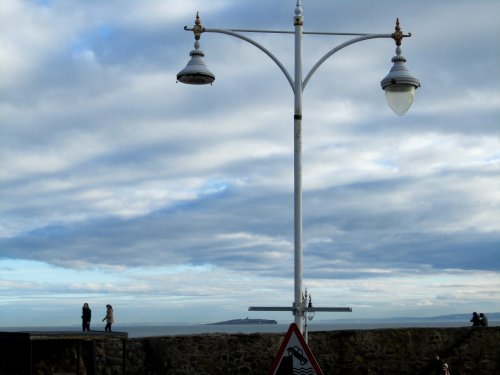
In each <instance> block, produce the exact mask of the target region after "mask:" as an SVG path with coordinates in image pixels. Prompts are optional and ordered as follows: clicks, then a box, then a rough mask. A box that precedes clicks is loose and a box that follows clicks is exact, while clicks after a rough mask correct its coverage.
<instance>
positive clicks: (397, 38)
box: [391, 17, 403, 47]
mask: <svg viewBox="0 0 500 375" xmlns="http://www.w3.org/2000/svg"><path fill="white" fill-rule="evenodd" d="M394 30H396V31H395V32H394V33H392V35H391V36H392V39H394V41H395V42H396V45H397V46H398V47H399V46H400V45H401V40H402V39H403V32H402V31H401V27H399V17H398V18H396V27H395V28H394Z"/></svg>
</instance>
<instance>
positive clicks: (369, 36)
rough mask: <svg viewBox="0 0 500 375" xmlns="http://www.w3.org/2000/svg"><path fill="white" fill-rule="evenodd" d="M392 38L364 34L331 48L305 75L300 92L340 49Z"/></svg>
mask: <svg viewBox="0 0 500 375" xmlns="http://www.w3.org/2000/svg"><path fill="white" fill-rule="evenodd" d="M403 36H404V37H410V36H411V34H406V35H403ZM393 37H394V36H393V34H366V35H362V36H360V37H357V38H353V39H351V40H348V41H347V42H344V43H342V44H339V45H338V46H337V47H335V48H333V49H332V50H331V51H329V52H328V53H326V54H325V55H324V56H323V57H322V58H321V59H319V60H318V62H317V63H316V65H314V66H313V67H312V68H311V70H310V71H309V73H308V74H307V76H306V78H305V79H304V82H303V83H302V91H304V89H305V87H306V85H307V82H309V80H310V79H311V77H312V76H313V74H314V73H315V72H316V70H318V68H319V67H320V66H321V65H322V64H323V63H324V62H325V61H326V60H328V59H329V58H330V57H331V56H332V55H333V54H335V53H337V52H338V51H340V50H341V49H343V48H345V47H347V46H350V45H351V44H354V43H358V42H362V41H363V40H368V39H377V38H393Z"/></svg>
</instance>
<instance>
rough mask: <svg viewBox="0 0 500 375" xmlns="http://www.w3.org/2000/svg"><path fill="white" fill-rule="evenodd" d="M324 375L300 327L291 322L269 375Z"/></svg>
mask: <svg viewBox="0 0 500 375" xmlns="http://www.w3.org/2000/svg"><path fill="white" fill-rule="evenodd" d="M290 374H304V375H314V374H317V375H323V372H322V371H321V368H320V367H319V365H318V363H317V362H316V359H315V358H314V356H313V354H312V352H311V350H310V349H309V346H308V345H307V343H306V341H305V340H304V337H303V336H302V333H301V332H300V330H299V327H297V325H296V324H295V323H292V324H290V328H289V329H288V332H287V333H286V336H285V338H284V339H283V342H282V343H281V347H280V349H279V351H278V355H277V356H276V359H275V360H274V363H273V365H272V367H271V370H270V371H269V373H268V375H290Z"/></svg>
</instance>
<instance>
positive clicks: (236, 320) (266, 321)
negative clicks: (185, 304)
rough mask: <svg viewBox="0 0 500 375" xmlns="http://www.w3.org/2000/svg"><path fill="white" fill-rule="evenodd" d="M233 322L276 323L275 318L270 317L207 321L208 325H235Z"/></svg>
mask: <svg viewBox="0 0 500 375" xmlns="http://www.w3.org/2000/svg"><path fill="white" fill-rule="evenodd" d="M235 324H278V322H277V321H276V320H272V319H249V318H245V319H232V320H225V321H223V322H217V323H209V324H208V325H235Z"/></svg>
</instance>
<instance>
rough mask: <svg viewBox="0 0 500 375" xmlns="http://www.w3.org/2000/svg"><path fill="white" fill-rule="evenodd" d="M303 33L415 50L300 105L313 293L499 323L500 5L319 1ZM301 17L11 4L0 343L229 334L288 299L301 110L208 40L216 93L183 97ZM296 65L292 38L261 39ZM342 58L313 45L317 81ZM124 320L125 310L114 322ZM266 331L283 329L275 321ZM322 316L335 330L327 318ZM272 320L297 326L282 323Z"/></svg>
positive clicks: (366, 58)
mask: <svg viewBox="0 0 500 375" xmlns="http://www.w3.org/2000/svg"><path fill="white" fill-rule="evenodd" d="M302 3H303V8H304V16H305V29H306V30H314V31H346V32H391V31H392V29H393V28H394V21H395V18H396V17H400V20H401V23H402V27H403V30H404V31H411V32H412V34H413V36H412V37H411V38H407V39H404V40H403V45H402V49H403V54H404V55H405V56H406V57H407V59H408V65H409V67H410V69H411V71H412V73H414V74H415V75H416V76H417V77H418V78H419V79H420V80H421V81H422V87H421V88H420V89H418V90H417V97H416V99H415V103H414V105H413V107H412V108H411V109H410V111H409V112H408V114H407V115H406V116H405V117H402V118H400V117H396V116H394V115H393V114H392V112H391V111H390V109H389V108H388V107H387V106H386V104H385V98H384V95H383V92H382V91H381V89H380V86H379V82H380V79H381V78H382V77H383V76H384V75H385V74H386V73H387V71H388V70H389V68H390V59H391V57H392V56H393V55H394V43H393V42H392V41H390V40H377V41H368V42H364V43H360V44H358V45H355V46H352V47H349V48H347V49H346V50H344V51H342V52H341V53H339V54H338V55H334V56H333V57H332V58H331V59H330V60H328V61H327V62H326V63H325V64H324V65H323V66H322V67H321V68H320V70H318V72H317V73H316V74H315V76H314V77H313V78H312V79H311V81H310V82H309V83H308V86H307V87H306V90H305V92H304V123H303V127H304V129H303V131H304V144H303V147H304V155H303V170H304V286H306V287H307V288H308V290H310V292H311V293H312V294H313V298H314V302H315V304H316V305H318V306H321V305H323V306H331V305H339V306H344V305H347V306H352V307H353V310H354V311H353V313H352V314H351V315H349V316H352V317H384V316H396V315H404V314H411V315H413V316H430V315H439V314H448V313H455V312H457V311H458V312H468V311H472V310H478V311H485V312H487V311H499V310H500V305H499V302H498V301H499V300H500V299H499V298H498V297H499V295H500V294H499V293H500V277H499V270H500V255H499V253H500V127H499V126H498V119H499V118H500V116H499V115H500V113H499V112H500V85H499V83H500V68H499V67H498V61H499V57H500V47H499V46H500V43H499V42H500V40H499V39H500V25H499V23H498V16H496V15H497V14H499V13H500V4H499V3H498V2H496V1H482V2H480V3H478V2H472V1H442V2H439V3H436V2H431V1H421V2H411V3H410V2H408V3H406V2H405V3H403V4H401V3H400V2H399V3H398V5H397V6H395V2H393V1H382V2H377V3H376V4H375V3H372V2H368V1H362V2H359V4H357V5H356V6H354V5H353V4H348V3H343V2H329V1H315V2H309V1H305V0H304V1H303V2H302ZM294 6H295V1H276V2H266V1H256V2H244V1H236V2H234V1H217V2H210V4H208V3H205V2H199V1H189V2H186V1H166V2H165V1H148V2H141V3H140V4H138V3H137V2H131V1H124V2H116V1H109V2H106V4H102V3H101V2H96V1H88V2H85V3H83V2H76V1H74V2H73V1H69V2H68V1H38V2H34V1H11V0H7V1H4V2H2V4H1V5H0V25H2V26H1V28H2V32H1V37H0V42H1V44H0V45H1V48H0V70H1V71H2V74H1V75H0V181H1V182H0V184H1V192H0V195H1V196H0V210H1V216H0V306H1V307H0V309H1V312H0V326H1V325H16V324H31V323H34V322H33V321H32V319H33V316H36V317H37V320H38V321H37V323H38V322H39V323H47V324H52V323H55V322H72V321H75V320H76V321H78V318H79V315H78V314H79V309H80V308H81V305H82V304H83V302H85V301H87V302H89V303H90V304H91V307H92V306H95V307H94V308H96V309H99V307H98V306H101V305H102V306H101V307H102V309H103V310H104V305H105V304H106V303H111V304H112V305H113V306H114V307H115V309H116V311H117V314H119V316H120V319H121V321H122V322H134V321H148V320H152V321H175V320H180V321H219V320H224V319H231V318H235V317H240V316H246V315H247V314H248V313H247V312H246V309H247V307H248V306H250V305H284V306H288V305H290V304H291V302H292V299H293V211H292V210H293V120H292V118H293V116H292V115H293V98H292V94H291V91H290V88H289V86H288V83H287V82H286V80H285V79H284V77H283V76H282V74H281V72H280V71H279V70H278V69H277V67H276V66H274V64H273V63H272V62H271V61H270V60H269V59H268V58H267V57H266V56H265V55H263V54H261V53H259V52H258V51H257V50H256V49H255V48H254V47H252V46H250V45H248V44H245V43H243V42H241V41H239V40H236V39H234V38H233V39H232V38H229V37H226V36H221V35H215V34H203V35H202V38H201V46H202V49H203V50H204V52H205V54H206V57H205V61H206V63H207V64H208V66H209V68H210V69H211V70H212V71H213V72H214V73H215V74H216V77H217V78H216V81H215V83H214V85H213V86H209V87H190V86H185V85H181V84H176V82H175V75H176V73H177V72H178V71H179V70H180V69H182V68H183V67H184V66H185V64H186V62H187V60H188V54H189V51H190V50H191V49H192V46H193V36H192V33H188V32H185V31H184V30H183V27H184V25H192V23H193V21H194V15H195V13H196V11H200V14H201V17H202V22H203V24H204V25H205V26H206V27H228V28H265V29H290V30H291V29H292V21H291V20H292V16H293V11H294ZM252 37H255V38H256V39H258V40H259V42H261V43H263V44H264V45H266V46H267V47H268V48H269V49H270V50H272V51H273V52H275V53H276V55H277V56H278V57H279V58H280V59H282V61H283V62H284V64H285V65H286V66H287V68H288V69H289V70H292V63H293V57H292V56H293V39H292V38H291V37H288V36H267V35H252ZM341 40H342V39H338V38H330V37H311V36H305V38H304V48H305V54H304V64H305V70H306V71H307V70H308V69H309V68H310V67H311V66H312V65H313V64H314V63H315V61H316V60H317V59H319V58H320V57H321V56H322V55H323V54H324V53H326V52H327V51H328V50H329V49H331V48H332V47H333V46H335V45H337V44H339V43H340V42H341ZM120 310H121V311H120ZM271 315H272V314H271ZM327 317H328V316H325V318H327ZM269 318H276V319H279V320H286V319H288V318H290V320H291V319H292V317H291V316H290V317H288V316H286V315H283V314H278V315H272V316H270V317H269Z"/></svg>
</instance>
